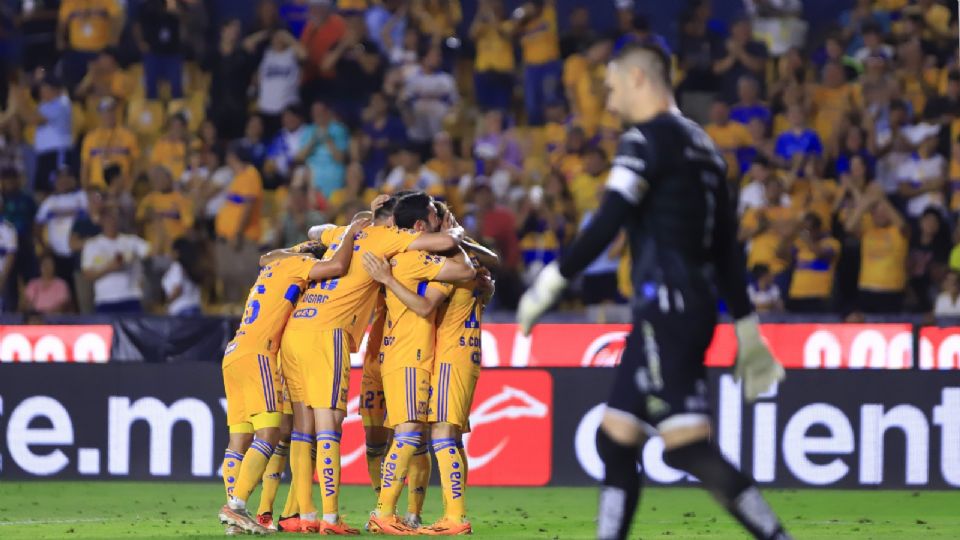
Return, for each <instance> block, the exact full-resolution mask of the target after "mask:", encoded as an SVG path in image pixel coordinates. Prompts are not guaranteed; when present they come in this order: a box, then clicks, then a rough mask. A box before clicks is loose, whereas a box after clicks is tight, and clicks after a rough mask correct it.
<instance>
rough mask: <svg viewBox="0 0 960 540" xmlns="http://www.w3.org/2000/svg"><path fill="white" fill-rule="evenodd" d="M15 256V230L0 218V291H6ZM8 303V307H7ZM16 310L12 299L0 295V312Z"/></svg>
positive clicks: (10, 224)
mask: <svg viewBox="0 0 960 540" xmlns="http://www.w3.org/2000/svg"><path fill="white" fill-rule="evenodd" d="M16 256H17V229H16V227H14V226H13V224H12V223H10V222H9V221H7V220H5V219H2V218H0V291H7V290H8V288H9V285H10V279H11V278H12V277H13V263H14V259H16ZM8 303H10V305H7V304H8ZM16 309H17V305H16V302H15V301H14V297H12V296H11V295H10V294H3V295H0V312H6V311H15V310H16Z"/></svg>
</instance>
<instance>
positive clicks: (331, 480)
mask: <svg viewBox="0 0 960 540" xmlns="http://www.w3.org/2000/svg"><path fill="white" fill-rule="evenodd" d="M317 477H318V478H319V479H320V497H321V500H322V501H323V519H324V521H327V522H330V523H336V522H337V517H338V514H339V512H340V510H339V509H340V433H338V432H336V431H318V432H317Z"/></svg>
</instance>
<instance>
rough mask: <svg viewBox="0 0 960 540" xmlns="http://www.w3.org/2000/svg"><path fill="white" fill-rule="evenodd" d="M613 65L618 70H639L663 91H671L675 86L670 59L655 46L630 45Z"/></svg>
mask: <svg viewBox="0 0 960 540" xmlns="http://www.w3.org/2000/svg"><path fill="white" fill-rule="evenodd" d="M613 64H614V65H616V66H617V68H618V69H625V70H630V69H631V68H636V69H639V70H640V71H642V72H643V73H644V75H646V76H647V77H648V78H649V79H650V82H652V83H654V84H655V85H657V86H659V87H660V88H661V89H670V88H672V86H673V83H672V81H671V79H672V77H671V75H670V57H669V56H668V55H667V53H666V52H664V50H663V49H661V48H660V47H657V46H655V45H643V44H635V43H634V44H629V45H627V46H625V47H624V48H623V49H622V50H621V51H620V53H619V54H617V56H616V58H614V59H613Z"/></svg>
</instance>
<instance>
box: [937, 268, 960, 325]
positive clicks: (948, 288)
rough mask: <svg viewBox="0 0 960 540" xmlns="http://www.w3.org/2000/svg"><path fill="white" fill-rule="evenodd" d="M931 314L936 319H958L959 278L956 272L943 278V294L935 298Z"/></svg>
mask: <svg viewBox="0 0 960 540" xmlns="http://www.w3.org/2000/svg"><path fill="white" fill-rule="evenodd" d="M933 314H934V315H936V316H937V317H960V277H958V276H957V273H956V272H949V273H948V274H947V275H946V277H944V278H943V292H941V293H940V295H939V296H937V303H936V304H935V305H934V307H933Z"/></svg>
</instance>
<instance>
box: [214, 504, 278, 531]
mask: <svg viewBox="0 0 960 540" xmlns="http://www.w3.org/2000/svg"><path fill="white" fill-rule="evenodd" d="M220 519H221V520H222V521H226V523H227V525H232V526H234V527H239V528H240V529H242V530H243V531H244V532H248V533H250V534H270V531H269V530H267V529H266V528H265V527H263V526H262V525H260V524H259V523H257V520H256V519H254V518H253V516H251V515H250V514H249V513H248V512H247V510H246V509H244V508H231V507H230V505H228V504H225V505H223V507H222V508H220Z"/></svg>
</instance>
